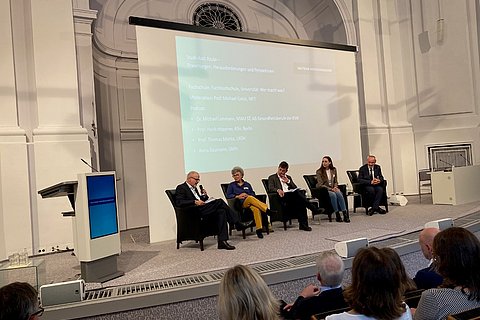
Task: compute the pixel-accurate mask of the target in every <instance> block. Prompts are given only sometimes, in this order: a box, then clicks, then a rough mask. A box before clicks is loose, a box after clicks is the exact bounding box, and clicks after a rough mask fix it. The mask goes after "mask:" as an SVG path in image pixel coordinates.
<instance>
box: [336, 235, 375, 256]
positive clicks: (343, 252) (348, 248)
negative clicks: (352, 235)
mask: <svg viewBox="0 0 480 320" xmlns="http://www.w3.org/2000/svg"><path fill="white" fill-rule="evenodd" d="M366 247H368V239H367V238H358V239H352V240H347V241H340V242H337V243H336V244H335V251H336V252H337V254H338V255H339V256H340V257H342V258H351V257H353V256H355V254H356V253H357V251H358V250H360V249H361V248H366Z"/></svg>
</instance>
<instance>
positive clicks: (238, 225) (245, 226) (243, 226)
mask: <svg viewBox="0 0 480 320" xmlns="http://www.w3.org/2000/svg"><path fill="white" fill-rule="evenodd" d="M253 224H254V222H253V221H247V222H237V223H236V224H235V229H236V230H237V231H243V230H245V229H248V228H250V227H251V226H252V225H253Z"/></svg>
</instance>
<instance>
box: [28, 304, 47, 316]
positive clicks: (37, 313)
mask: <svg viewBox="0 0 480 320" xmlns="http://www.w3.org/2000/svg"><path fill="white" fill-rule="evenodd" d="M38 309H39V310H38V311H37V312H34V313H32V315H31V317H33V316H38V317H41V316H42V315H43V311H45V309H43V307H40V306H39V307H38Z"/></svg>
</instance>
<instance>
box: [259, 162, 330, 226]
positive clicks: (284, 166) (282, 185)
mask: <svg viewBox="0 0 480 320" xmlns="http://www.w3.org/2000/svg"><path fill="white" fill-rule="evenodd" d="M287 171H288V163H286V162H285V161H282V162H280V164H279V165H278V170H277V173H274V174H272V175H271V176H269V177H268V192H276V193H278V195H279V196H280V202H281V204H282V206H283V207H284V208H285V210H287V212H295V213H296V214H297V215H298V223H299V228H300V230H303V231H312V228H311V227H309V226H308V216H307V209H306V208H309V209H310V210H312V211H313V212H315V213H317V212H318V211H320V209H319V208H317V207H315V205H314V204H313V203H310V201H308V199H307V198H306V196H305V192H304V191H303V190H300V189H298V188H297V186H296V184H295V183H294V182H293V179H292V177H290V176H289V175H287Z"/></svg>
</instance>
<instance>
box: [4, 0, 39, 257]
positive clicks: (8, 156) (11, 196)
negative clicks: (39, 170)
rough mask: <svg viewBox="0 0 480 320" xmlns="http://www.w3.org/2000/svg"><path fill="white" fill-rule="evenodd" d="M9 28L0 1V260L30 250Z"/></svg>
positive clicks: (7, 0) (24, 164)
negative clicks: (25, 249)
mask: <svg viewBox="0 0 480 320" xmlns="http://www.w3.org/2000/svg"><path fill="white" fill-rule="evenodd" d="M11 24H12V18H11V6H10V0H0V32H1V33H2V36H1V37H0V57H1V59H0V70H1V77H0V88H1V91H2V93H1V94H0V106H1V116H0V260H3V259H6V258H7V257H8V255H10V254H12V253H14V252H19V251H20V250H21V249H23V248H27V249H28V250H29V251H30V250H31V248H32V236H31V233H32V232H31V222H30V215H31V213H30V205H29V181H28V163H27V144H26V136H25V131H24V130H22V129H21V128H20V127H19V126H18V120H17V119H18V118H17V116H18V110H17V97H16V83H15V69H14V54H13V53H14V50H13V34H12V27H11ZM20 230H21V234H20V233H19V231H20Z"/></svg>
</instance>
